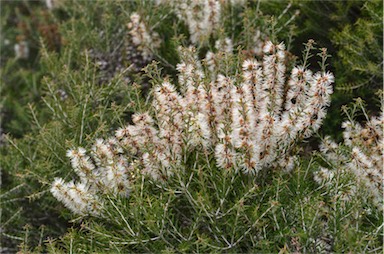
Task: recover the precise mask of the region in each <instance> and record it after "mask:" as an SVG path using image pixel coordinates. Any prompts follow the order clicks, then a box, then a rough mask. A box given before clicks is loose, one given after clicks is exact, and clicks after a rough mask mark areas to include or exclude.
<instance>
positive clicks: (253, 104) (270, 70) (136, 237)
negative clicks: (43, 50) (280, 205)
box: [51, 40, 333, 251]
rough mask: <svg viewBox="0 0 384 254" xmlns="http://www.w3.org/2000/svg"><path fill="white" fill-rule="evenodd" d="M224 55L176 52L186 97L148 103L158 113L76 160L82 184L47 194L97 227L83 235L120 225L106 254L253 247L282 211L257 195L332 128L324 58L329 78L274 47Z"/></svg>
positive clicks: (166, 90)
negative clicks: (289, 62)
mask: <svg viewBox="0 0 384 254" xmlns="http://www.w3.org/2000/svg"><path fill="white" fill-rule="evenodd" d="M224 41H225V40H224ZM226 42H227V44H230V43H229V41H228V40H226ZM312 43H313V42H309V43H308V45H307V49H306V50H307V53H308V54H307V55H309V51H310V50H311V49H312V45H313V44H312ZM218 48H219V49H218V51H217V52H214V53H210V57H211V59H216V60H217V61H207V59H203V61H200V60H198V57H197V54H196V51H195V49H194V48H193V47H189V48H180V49H179V51H180V58H181V59H182V62H181V63H180V64H178V65H177V70H178V71H179V74H178V84H179V87H180V91H178V90H177V89H176V87H175V86H174V85H172V84H171V81H170V80H164V81H162V83H160V84H157V85H155V86H154V88H153V89H152V91H151V93H150V94H151V96H152V97H153V103H152V105H153V107H152V109H151V110H150V111H143V112H138V113H136V114H134V115H133V117H132V120H133V124H131V125H128V126H127V127H124V128H120V129H118V130H116V133H115V135H114V136H113V137H110V138H108V139H105V140H104V139H97V140H96V141H95V143H94V145H93V146H92V147H91V149H90V151H89V152H88V151H87V150H86V149H84V148H82V147H80V148H73V149H70V150H68V152H67V156H68V157H69V158H70V160H71V164H72V167H73V169H74V170H75V172H76V173H77V175H78V179H77V180H75V179H74V180H70V181H68V180H65V179H63V178H56V179H55V181H54V182H53V183H52V188H51V192H52V194H53V195H54V196H55V197H56V198H57V199H58V200H60V201H61V202H63V203H64V205H65V206H66V207H67V208H69V209H70V210H71V211H72V212H73V213H75V214H77V215H79V216H80V218H84V219H85V218H86V217H84V216H87V215H91V216H93V217H95V218H94V219H90V220H87V221H89V222H91V223H92V221H94V222H95V223H96V224H92V226H86V228H87V229H86V231H87V232H90V233H91V232H93V233H95V234H97V231H98V229H97V228H93V227H94V226H96V225H98V223H107V224H108V223H112V224H114V225H115V226H116V224H115V223H118V224H119V226H118V228H119V229H117V228H116V231H115V228H114V229H112V231H113V232H110V233H105V234H106V235H110V234H113V235H115V234H117V236H116V237H115V238H114V237H113V236H111V239H110V242H109V243H108V244H107V243H106V242H104V243H101V245H99V247H100V248H105V247H106V244H107V245H109V246H110V244H112V245H116V246H126V247H130V246H132V248H133V250H135V249H136V248H137V249H136V250H151V247H150V246H153V244H157V242H161V245H162V248H164V247H167V246H168V247H170V246H173V245H174V244H178V245H179V246H180V248H181V249H182V246H183V245H185V247H186V248H187V249H189V248H200V247H201V248H202V250H205V251H207V250H215V249H216V250H221V251H224V250H230V249H233V250H238V251H239V250H243V249H242V248H245V249H247V248H251V246H254V247H255V246H256V244H255V241H257V240H256V239H258V237H261V236H260V232H261V231H260V230H261V229H262V227H260V225H261V224H262V222H261V221H262V220H264V218H265V217H266V216H269V213H270V211H271V210H273V209H275V207H276V205H277V204H276V203H274V202H271V200H269V201H267V200H265V199H264V198H263V197H261V196H259V195H257V193H259V191H258V189H259V187H258V185H259V184H261V183H262V182H264V181H265V180H266V178H268V177H271V176H272V175H271V174H272V172H273V171H272V169H276V170H278V171H280V172H281V171H285V172H289V171H291V170H292V169H293V168H294V166H295V162H296V161H297V160H296V159H295V157H294V156H295V155H296V154H295V152H297V146H298V144H299V142H300V141H301V140H303V139H304V138H307V137H309V136H311V135H312V134H313V132H315V131H317V130H318V128H319V127H320V125H321V121H322V119H323V118H324V116H325V110H326V107H327V106H328V105H329V103H330V99H329V98H330V94H331V93H332V82H333V75H332V74H331V73H329V72H326V70H325V60H326V58H327V54H326V50H325V49H323V50H322V53H320V56H322V63H323V65H322V71H321V72H318V73H312V72H311V71H310V70H309V69H308V68H307V65H306V64H305V63H306V62H307V59H305V60H304V66H298V67H294V68H293V69H292V70H287V69H286V62H285V61H286V58H285V55H286V51H285V47H284V44H283V43H280V44H277V45H275V44H273V43H272V42H268V43H266V45H265V47H264V48H263V51H264V56H263V58H262V60H261V61H257V60H256V59H254V58H253V59H249V58H247V59H245V57H244V56H243V55H241V54H240V55H234V54H233V53H232V52H231V51H230V50H229V49H228V47H222V48H220V47H218ZM212 54H213V55H212ZM239 61H241V62H240V63H239ZM286 73H290V74H289V75H288V76H287V74H286ZM116 216H117V218H116ZM127 216H128V218H127ZM121 219H122V220H123V221H124V222H123V224H121V223H122V221H121ZM225 221H227V222H230V224H228V225H226V224H225V223H224V222H225ZM260 223H261V224H260ZM96 227H98V226H96ZM226 227H228V229H226ZM120 230H122V231H120ZM123 231H125V232H126V233H124V236H121V235H120V234H121V233H122V232H123ZM99 232H100V231H99ZM93 233H92V234H93ZM100 233H101V232H100ZM101 234H103V233H101ZM119 235H120V236H119ZM255 237H256V238H255ZM122 239H125V240H122ZM79 246H81V247H80V248H83V247H84V246H83V244H82V243H80V245H79ZM147 248H148V249H147Z"/></svg>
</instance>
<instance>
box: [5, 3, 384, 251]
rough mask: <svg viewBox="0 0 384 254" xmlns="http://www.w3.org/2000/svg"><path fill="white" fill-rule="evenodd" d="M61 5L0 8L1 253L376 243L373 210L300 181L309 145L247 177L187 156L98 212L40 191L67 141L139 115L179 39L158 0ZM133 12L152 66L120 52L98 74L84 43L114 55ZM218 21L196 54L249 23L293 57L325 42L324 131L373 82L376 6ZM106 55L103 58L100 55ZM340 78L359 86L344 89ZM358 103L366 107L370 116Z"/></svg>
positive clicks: (236, 13) (272, 7)
mask: <svg viewBox="0 0 384 254" xmlns="http://www.w3.org/2000/svg"><path fill="white" fill-rule="evenodd" d="M65 2H66V3H65V4H61V5H60V6H59V8H57V9H54V10H51V11H48V10H47V9H46V8H45V7H44V6H43V4H42V3H40V2H36V1H22V2H19V1H16V2H4V3H2V8H1V26H2V35H4V36H3V38H4V39H3V38H2V41H1V56H2V61H1V83H2V85H1V90H0V91H1V94H2V98H1V101H0V103H1V107H0V110H1V116H0V117H1V122H2V126H1V127H2V129H3V130H2V131H4V132H5V133H7V135H6V138H5V141H4V144H2V141H0V150H1V155H0V165H1V191H0V209H1V211H0V220H1V226H0V242H1V250H2V251H5V252H7V251H8V252H16V250H17V249H19V250H20V252H22V253H27V252H30V251H35V252H37V253H41V252H44V253H46V252H51V253H57V252H59V253H61V252H75V253H81V252H84V253H91V252H96V253H106V252H108V253H109V252H111V253H114V252H123V253H125V252H160V251H161V252H164V253H178V252H233V253H236V252H248V251H252V252H279V251H280V252H282V253H285V252H295V251H301V252H311V253H312V252H321V251H328V249H327V248H330V250H331V251H334V252H367V251H372V252H381V251H382V246H383V242H382V236H383V235H382V230H379V229H380V225H383V217H382V214H380V213H379V212H378V211H376V210H372V209H370V207H369V204H367V203H364V202H361V200H359V199H357V200H354V201H353V202H351V203H350V204H348V207H346V208H343V209H340V204H339V203H337V202H334V200H332V199H331V197H332V195H333V193H330V190H327V189H321V188H319V186H318V185H317V184H316V183H315V181H313V173H314V172H315V171H317V169H318V167H319V165H321V164H322V163H324V162H323V161H321V160H320V159H318V158H315V157H310V156H309V155H310V152H306V153H305V154H304V156H303V157H302V158H301V160H300V163H299V165H298V166H297V167H296V168H295V170H294V171H293V172H291V173H289V174H282V173H280V172H276V171H274V170H272V169H265V170H264V171H263V172H262V173H261V174H260V175H259V176H257V177H247V176H244V175H242V174H229V173H228V172H223V171H222V170H219V169H218V168H217V167H216V165H215V163H214V160H212V159H207V157H205V156H204V154H203V152H202V151H200V152H199V151H194V152H193V153H191V154H188V156H187V157H186V158H185V163H184V164H183V165H182V167H181V168H179V169H178V171H179V172H181V173H180V174H179V175H177V176H175V177H174V178H172V179H170V180H169V181H168V182H167V183H155V182H152V181H151V180H150V179H147V178H145V177H142V176H141V175H140V174H137V175H136V179H135V181H134V182H133V184H132V191H131V195H130V198H129V199H124V198H120V197H114V196H112V195H111V196H105V197H104V199H105V201H106V202H105V203H106V204H107V205H106V207H105V211H104V213H103V214H104V215H105V216H104V217H101V218H90V217H74V216H73V215H72V214H70V213H69V211H68V210H67V209H65V208H64V207H63V206H62V205H61V204H60V203H59V202H57V200H55V199H54V198H53V197H52V196H51V194H50V193H49V191H48V190H49V188H50V186H51V182H52V180H53V178H54V177H58V176H60V177H63V178H64V179H65V180H69V179H73V177H74V176H75V174H74V172H73V171H72V170H70V169H71V166H70V161H69V160H68V159H67V158H65V153H66V150H67V149H69V148H73V147H77V146H83V147H90V145H91V144H92V143H93V142H94V140H95V139H96V138H99V137H106V136H109V135H110V134H111V133H112V132H113V131H114V130H115V129H117V128H118V127H121V126H124V125H126V123H127V122H130V121H131V115H132V113H134V112H143V111H145V110H151V109H150V105H151V104H150V103H148V102H149V100H150V96H146V95H147V93H146V92H147V90H146V89H147V88H148V87H149V86H151V84H152V83H156V82H157V81H156V80H160V79H163V78H164V76H168V77H170V78H174V79H175V77H176V70H175V66H176V64H177V63H178V62H179V56H178V54H177V47H178V46H180V45H184V46H185V45H188V44H189V43H190V41H189V39H188V38H189V32H188V28H187V26H186V24H185V23H184V22H182V21H180V20H178V19H177V17H176V14H175V13H173V11H172V10H171V8H170V7H169V6H166V5H161V6H158V5H155V4H154V2H153V1H114V2H113V3H112V2H110V1H96V2H95V1H65ZM319 6H320V7H321V8H320V10H321V11H319V8H318V7H319ZM296 10H299V11H300V15H298V13H297V12H296ZM133 11H136V12H138V13H139V14H140V15H141V16H142V17H145V18H144V19H145V22H146V24H147V26H148V27H149V28H150V29H151V30H153V31H156V32H157V33H158V34H159V35H160V38H161V41H162V43H161V45H160V48H158V49H151V50H152V53H153V55H154V59H155V60H156V61H157V62H158V64H152V65H148V66H146V68H144V70H143V71H140V70H139V71H132V69H130V68H129V67H130V65H131V64H132V62H130V61H129V60H126V61H122V67H123V70H122V71H117V72H113V73H112V74H111V78H109V77H108V79H103V78H105V73H103V72H102V71H100V68H99V66H98V65H97V59H95V57H94V55H93V54H92V52H99V53H100V54H102V55H107V56H109V55H111V52H115V51H116V49H118V50H121V52H123V51H124V49H120V48H119V46H118V45H120V44H122V43H123V42H124V40H125V39H126V38H125V37H126V32H127V23H128V22H129V17H130V15H131V13H132V12H133ZM329 13H331V14H330V15H329ZM222 16H223V22H222V24H221V26H220V29H219V31H218V33H217V34H215V35H213V36H212V37H211V38H209V43H208V44H207V45H205V46H203V47H201V48H200V49H199V52H200V54H201V55H204V54H205V53H206V52H207V51H208V50H212V49H213V48H214V44H215V40H216V39H222V38H225V37H229V38H231V39H232V40H233V42H234V45H235V48H236V47H238V49H239V50H244V52H246V51H251V50H252V49H253V47H254V35H255V34H256V32H257V31H258V30H259V31H261V32H262V33H263V35H262V36H261V39H263V40H264V39H266V38H269V39H271V40H272V41H273V42H280V41H285V42H286V45H287V48H288V50H293V52H294V53H296V54H297V55H299V52H301V50H302V43H303V42H306V41H307V40H308V39H309V38H313V39H315V41H317V42H318V46H321V47H328V49H329V51H328V52H329V53H330V54H331V55H332V56H333V58H332V59H333V62H332V63H331V65H330V67H331V68H334V69H333V71H334V73H335V77H336V83H337V85H336V88H337V89H338V88H340V90H337V92H336V93H335V95H334V97H333V101H332V105H333V107H332V110H331V112H330V114H329V116H328V120H327V122H326V123H325V127H324V132H325V133H332V134H333V135H335V136H339V137H340V135H341V131H340V132H339V131H335V130H337V128H339V126H340V122H341V117H340V113H339V110H340V106H341V105H342V104H345V103H346V102H347V101H349V100H351V98H352V97H353V96H355V95H357V94H359V95H360V94H361V95H362V96H363V97H365V98H370V96H372V94H373V93H374V92H375V91H376V90H377V89H378V88H379V87H378V86H379V84H381V83H382V76H381V74H382V62H381V61H382V2H381V1H367V2H361V1H347V2H345V1H344V2H335V3H333V2H332V3H331V2H329V1H307V2H303V1H293V3H292V4H289V3H288V2H284V1H283V2H278V1H277V2H276V1H251V2H247V3H246V4H245V5H244V6H235V5H227V6H226V7H225V8H224V11H223V14H222ZM318 20H321V21H322V22H318ZM297 34H298V35H299V36H298V37H297V36H296V35H297ZM5 39H7V40H8V41H9V43H8V42H7V43H5ZM24 40H25V41H27V42H28V45H29V48H30V54H29V56H28V58H27V59H21V58H19V59H17V58H16V57H15V53H14V48H13V47H14V44H15V43H18V42H20V41H24ZM361 49H363V50H361ZM121 54H123V53H121ZM289 60H290V61H293V60H294V58H293V57H292V58H289ZM114 61H115V60H114V58H112V57H111V58H110V61H109V62H108V64H110V65H113V64H115V62H114ZM312 65H313V66H314V64H312ZM141 67H144V66H141ZM141 67H140V68H141ZM234 69H235V68H234ZM127 77H128V78H129V81H127V79H126V78H127ZM134 82H135V83H137V84H139V85H133V83H134ZM348 84H352V88H353V87H355V86H356V87H357V86H358V87H359V89H355V90H353V91H352V93H345V92H344V90H345V89H344V88H345V87H347V88H351V86H350V85H348ZM143 88H144V89H143ZM348 90H349V89H348ZM367 101H368V103H369V105H368V110H369V111H373V112H376V111H378V109H377V106H375V105H372V104H370V103H371V100H367ZM53 238H54V239H53Z"/></svg>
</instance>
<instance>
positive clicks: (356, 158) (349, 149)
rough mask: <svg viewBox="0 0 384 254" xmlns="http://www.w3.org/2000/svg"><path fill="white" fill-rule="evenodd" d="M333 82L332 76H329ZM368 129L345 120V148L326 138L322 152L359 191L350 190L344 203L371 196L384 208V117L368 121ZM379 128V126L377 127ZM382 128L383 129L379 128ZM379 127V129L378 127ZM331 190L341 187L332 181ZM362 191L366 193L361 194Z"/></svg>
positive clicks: (375, 202)
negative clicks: (383, 137)
mask: <svg viewBox="0 0 384 254" xmlns="http://www.w3.org/2000/svg"><path fill="white" fill-rule="evenodd" d="M327 79H328V80H331V81H332V77H328V78H327ZM367 120H368V121H367V123H366V124H365V126H364V127H363V126H361V125H360V124H359V123H357V122H355V121H352V120H351V121H346V122H344V123H343V124H342V128H344V132H343V136H344V146H345V147H346V148H344V149H345V151H344V152H343V151H342V148H341V146H339V145H337V144H336V143H334V142H333V141H332V140H330V138H329V137H326V138H325V139H324V141H323V143H322V144H321V145H320V151H321V153H322V154H323V155H324V158H325V159H326V160H327V161H328V163H329V164H330V165H334V167H335V168H334V170H333V171H332V172H338V173H339V174H341V176H344V177H345V178H346V179H347V181H348V185H350V186H357V188H360V191H351V192H349V193H348V194H347V195H344V194H343V195H344V196H345V197H346V198H345V201H346V202H349V201H350V200H351V198H350V197H351V196H356V195H360V193H363V194H362V195H363V196H364V198H366V196H365V194H364V193H365V192H366V193H368V194H369V196H370V197H371V200H372V202H373V203H374V204H375V205H376V206H377V207H378V208H379V209H381V210H382V209H383V205H384V204H383V198H382V197H383V183H384V178H383V174H384V171H383V158H384V157H383V148H384V147H383V141H382V138H378V137H382V136H383V122H382V120H383V116H382V115H381V116H380V117H372V118H371V119H367ZM377 125H378V126H377ZM379 126H380V127H379ZM376 127H378V128H376ZM329 185H330V186H331V187H334V186H338V184H336V183H335V182H332V181H330V183H329ZM362 190H363V191H362Z"/></svg>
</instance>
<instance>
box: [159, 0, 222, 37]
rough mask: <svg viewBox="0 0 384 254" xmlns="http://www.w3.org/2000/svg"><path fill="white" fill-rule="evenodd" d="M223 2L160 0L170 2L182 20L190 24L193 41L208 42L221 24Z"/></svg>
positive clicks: (214, 0) (208, 0) (216, 0)
mask: <svg viewBox="0 0 384 254" xmlns="http://www.w3.org/2000/svg"><path fill="white" fill-rule="evenodd" d="M222 2H223V1H219V0H171V1H170V0H159V1H157V3H158V4H169V5H170V6H171V7H172V9H173V10H174V12H175V14H176V15H177V17H178V18H179V19H180V20H183V21H184V22H185V23H186V25H187V26H188V30H189V33H190V39H191V41H192V43H194V44H199V43H202V42H206V41H207V39H208V38H209V36H210V35H211V34H212V33H214V32H215V31H217V29H218V27H219V24H220V16H221V8H222Z"/></svg>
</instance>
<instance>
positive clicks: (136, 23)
mask: <svg viewBox="0 0 384 254" xmlns="http://www.w3.org/2000/svg"><path fill="white" fill-rule="evenodd" d="M127 26H128V29H129V32H128V33H129V35H130V38H131V41H132V44H133V45H134V46H136V47H137V50H138V51H140V52H141V55H142V57H143V59H144V61H149V60H151V59H152V56H153V54H152V49H154V48H158V47H159V46H160V40H159V35H158V34H157V33H156V32H152V33H151V32H150V31H149V29H148V28H147V26H146V25H145V23H144V22H143V21H142V18H141V17H140V15H139V14H137V13H136V12H134V13H132V14H131V16H130V22H129V23H128V25H127Z"/></svg>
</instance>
